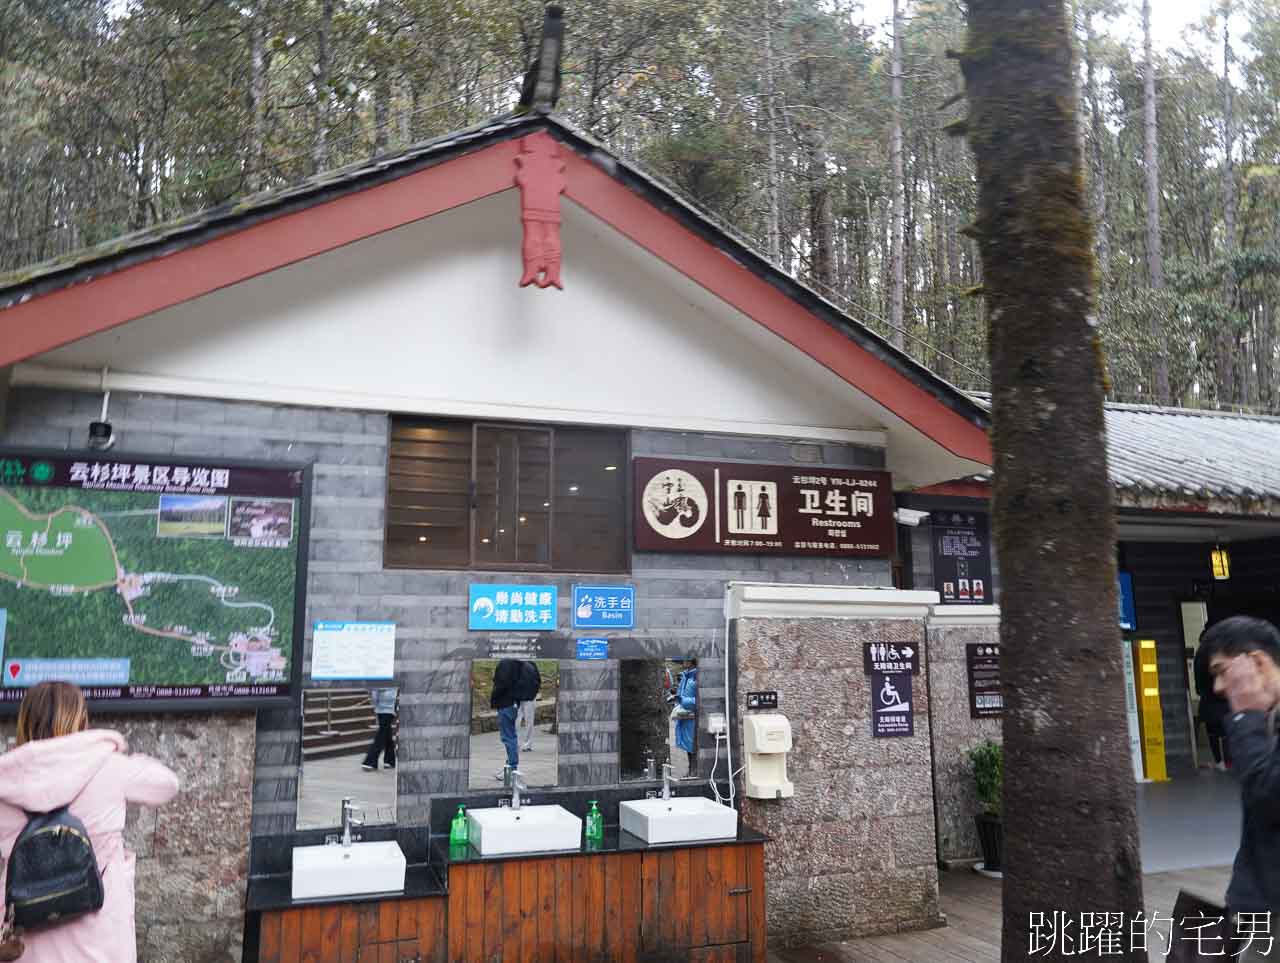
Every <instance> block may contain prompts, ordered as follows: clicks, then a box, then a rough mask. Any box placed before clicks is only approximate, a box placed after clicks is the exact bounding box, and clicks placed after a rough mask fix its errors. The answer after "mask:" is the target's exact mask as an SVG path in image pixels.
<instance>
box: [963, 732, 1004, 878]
mask: <svg viewBox="0 0 1280 963" xmlns="http://www.w3.org/2000/svg"><path fill="white" fill-rule="evenodd" d="M969 761H970V762H971V763H973V778H974V783H975V785H976V788H977V790H978V804H979V805H980V806H981V807H982V808H981V811H979V812H978V813H976V814H975V815H974V817H973V819H974V822H975V823H976V824H977V828H978V841H979V843H981V845H982V862H981V863H979V864H978V866H977V870H978V872H980V873H990V874H993V875H999V874H1000V871H1001V869H1000V861H1001V858H1002V857H1003V855H1004V826H1003V824H1002V823H1001V822H1000V797H1001V790H1002V788H1003V785H1004V750H1003V748H1002V747H1001V745H1000V743H998V742H992V741H991V740H990V739H986V740H984V741H982V742H981V743H979V744H978V745H976V746H974V747H973V748H972V749H970V750H969Z"/></svg>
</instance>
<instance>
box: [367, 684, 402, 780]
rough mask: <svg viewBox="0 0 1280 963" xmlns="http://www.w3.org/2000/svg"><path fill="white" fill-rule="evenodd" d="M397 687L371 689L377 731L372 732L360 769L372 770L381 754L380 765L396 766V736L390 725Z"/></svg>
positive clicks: (393, 717) (390, 767)
mask: <svg viewBox="0 0 1280 963" xmlns="http://www.w3.org/2000/svg"><path fill="white" fill-rule="evenodd" d="M398 694H399V690H397V689H372V690H370V692H369V697H370V698H371V699H372V700H373V712H374V715H376V716H377V717H378V731H377V732H376V733H375V734H374V737H373V745H371V746H370V747H369V751H368V753H366V754H365V757H364V763H363V764H362V765H361V767H360V768H361V769H363V770H364V771H365V772H373V771H374V770H376V769H377V768H378V757H379V756H382V767H383V768H384V769H394V768H395V767H396V738H395V733H394V732H393V731H392V728H391V727H392V725H393V724H394V723H395V721H396V697H397V695H398Z"/></svg>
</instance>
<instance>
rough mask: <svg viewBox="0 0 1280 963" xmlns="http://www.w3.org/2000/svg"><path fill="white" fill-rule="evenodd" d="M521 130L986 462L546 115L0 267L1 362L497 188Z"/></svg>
mask: <svg viewBox="0 0 1280 963" xmlns="http://www.w3.org/2000/svg"><path fill="white" fill-rule="evenodd" d="M526 136H542V137H553V138H555V139H556V140H557V141H558V142H559V143H560V144H561V145H562V146H564V147H567V148H568V149H567V150H562V151H561V154H562V157H563V159H564V161H565V164H566V170H565V177H566V184H567V186H566V189H565V195H566V196H567V197H569V198H570V199H571V200H573V201H575V202H576V203H577V204H579V205H581V206H582V207H583V208H585V209H587V210H588V211H590V212H591V213H592V214H593V215H595V216H596V217H598V218H600V219H601V220H602V221H604V222H606V223H607V224H609V225H611V226H612V227H613V228H614V229H616V230H618V231H619V232H620V233H622V234H623V235H625V236H626V237H628V238H630V239H631V240H632V241H634V242H635V243H636V244H638V245H640V246H641V247H643V248H644V249H646V250H648V251H649V252H650V253H652V254H653V255H655V256H656V257H658V258H659V259H661V260H662V261H664V262H666V263H667V264H669V265H670V266H671V267H673V268H674V269H675V270H677V271H679V272H681V273H683V274H684V275H686V276H687V277H689V278H690V279H691V280H693V281H695V282H696V283H698V284H699V285H701V286H702V287H704V288H705V289H707V290H708V291H710V292H712V293H713V294H715V295H716V296H718V297H719V298H721V299H722V300H724V301H725V302H726V303H728V304H730V305H732V306H733V307H735V308H736V309H737V310H739V311H741V312H742V313H744V314H746V315H747V316H748V317H751V318H752V319H754V320H755V321H757V322H758V323H759V324H761V325H762V326H763V327H765V328H767V329H768V330H769V331H772V332H773V333H774V334H776V335H778V336H779V337H781V338H782V339H783V340H785V341H787V342H788V343H790V344H791V345H793V346H794V347H796V348H797V349H799V350H800V351H803V352H804V353H805V354H807V355H809V356H810V357H811V358H813V359H814V360H816V361H818V362H819V363H820V364H822V365H823V366H825V367H826V368H828V369H829V370H831V371H832V372H833V373H835V374H836V375H838V376H839V377H841V378H842V379H844V380H845V381H846V382H848V383H849V384H850V385H852V386H854V387H855V388H857V389H858V390H859V391H861V392H863V393H864V394H866V395H867V396H869V397H870V398H872V399H874V400H875V401H876V402H877V403H879V404H881V405H883V406H884V407H885V408H887V409H888V410H890V411H891V412H893V413H894V414H895V415H897V416H898V417H899V418H901V419H903V420H904V421H906V422H907V423H909V424H911V425H912V426H913V427H915V428H916V429H917V430H918V431H920V432H921V433H922V434H924V435H925V436H927V437H928V438H930V439H931V440H933V441H934V442H935V443H937V444H938V445H940V446H941V447H943V448H945V449H946V450H948V451H950V452H952V453H953V454H955V455H957V456H959V457H962V458H966V459H970V460H972V461H975V462H979V463H982V464H988V465H989V464H991V463H992V456H991V446H990V442H989V440H988V438H987V427H988V415H987V412H986V411H985V409H983V408H982V406H980V405H979V404H977V403H975V402H974V401H973V399H971V398H969V397H968V396H967V395H965V394H963V393H962V392H960V391H959V390H958V389H956V388H955V387H953V386H952V385H950V384H948V383H947V382H945V381H943V380H942V379H941V378H938V377H937V376H936V375H934V374H933V373H932V372H931V371H929V370H928V369H926V368H925V367H924V366H922V365H920V364H919V363H918V362H916V361H915V360H914V359H912V358H911V357H909V356H908V355H906V354H905V353H904V352H902V351H900V350H898V349H896V348H894V347H893V346H892V345H890V344H889V343H888V342H887V341H885V340H884V339H883V338H881V337H879V336H878V335H876V334H875V333H874V332H872V331H871V330H869V329H868V328H866V327H865V326H863V325H861V324H859V323H858V322H856V321H854V320H853V319H852V318H850V317H849V316H848V315H846V314H844V313H843V312H841V311H840V310H839V309H837V308H836V307H835V306H834V305H832V304H831V303H830V302H828V301H826V300H825V299H824V298H822V297H820V296H819V295H818V294H816V293H815V292H814V291H812V290H811V289H810V288H808V287H806V286H804V285H803V284H800V283H799V282H797V281H796V280H795V279H794V278H791V277H790V276H788V275H787V274H785V273H783V272H782V271H780V270H778V269H777V268H776V267H774V266H773V265H772V264H770V263H769V262H767V261H766V260H765V259H764V258H762V257H761V256H760V255H759V254H758V253H757V252H755V251H754V250H752V249H751V247H750V246H749V245H747V244H746V243H744V242H743V241H742V240H740V239H739V238H737V237H735V236H733V235H731V234H730V233H729V232H727V231H726V230H725V229H724V228H722V227H720V226H719V225H716V224H715V223H713V222H712V221H711V220H710V219H709V218H707V217H706V216H705V215H703V214H701V213H700V212H699V211H697V210H696V209H694V208H693V207H692V206H690V205H689V204H688V203H687V202H685V201H684V200H682V199H681V198H679V197H677V196H676V195H674V194H673V193H671V192H670V191H669V190H668V189H666V188H665V187H663V186H662V185H660V184H658V183H657V182H655V181H653V180H652V179H651V178H648V177H646V176H645V175H644V174H642V173H641V172H639V171H638V170H636V169H635V168H632V167H630V166H629V165H627V164H625V163H623V162H621V161H620V160H618V159H617V158H616V157H614V156H613V155H611V154H609V153H608V152H607V151H606V150H605V149H604V148H603V147H601V146H600V145H599V144H596V143H594V142H593V141H591V140H589V139H587V138H586V137H584V136H583V135H582V134H580V133H579V132H577V131H575V130H573V129H572V128H570V127H569V126H567V125H566V124H564V123H563V122H561V121H559V120H557V119H556V118H554V117H541V116H537V117H524V118H504V119H500V120H497V121H494V122H492V123H490V124H486V125H483V126H481V127H478V128H474V129H473V130H470V131H465V132H462V133H460V134H455V135H451V136H449V137H446V138H442V139H440V140H437V141H433V142H430V143H427V144H423V145H419V146H417V147H415V148H411V149H410V150H407V151H405V152H403V153H402V154H398V155H396V156H394V157H389V158H381V159H378V160H376V161H374V162H371V163H370V164H367V165H361V166H358V167H353V168H347V169H344V170H343V171H338V172H331V173H327V174H324V175H318V176H317V177H315V178H311V179H310V180H308V181H306V182H304V183H302V184H300V185H297V186H294V187H290V188H287V189H284V190H281V191H277V192H272V193H268V194H264V195H258V196H255V197H251V198H247V199H245V200H243V201H241V202H238V203H237V204H234V205H227V206H225V207H223V208H219V209H215V210H212V211H207V212H203V213H201V214H199V215H196V216H194V217H192V218H187V219H184V220H182V221H179V222H175V223H174V224H171V225H163V226H160V227H158V228H155V229H151V230H149V231H144V232H141V233H139V234H137V235H131V236H129V237H126V238H121V239H118V240H116V241H114V242H112V243H111V244H108V245H102V246H99V247H98V248H93V249H89V250H88V251H85V252H81V253H79V254H77V255H74V256H72V257H71V258H69V259H62V260H58V261H53V262H49V263H47V264H44V265H37V266H35V267H32V268H27V269H25V270H24V271H23V272H20V273H19V274H15V275H10V276H8V277H7V278H4V277H0V367H2V366H5V365H10V364H14V363H16V362H19V361H24V360H27V359H30V358H33V357H36V356H37V355H40V354H43V353H45V352H47V351H51V350H53V349H55V348H57V347H60V346H62V345H64V344H68V343H70V342H73V341H77V340H79V339H81V338H85V337H88V336H90V335H93V334H97V333H99V332H101V331H106V330H109V329H110V328H113V327H115V326H117V325H120V324H125V323H127V322H129V321H132V320H135V319H137V318H140V317H143V316H144V315H147V314H151V313H153V312H155V311H159V310H161V309H163V308H166V307H170V306H172V305H175V304H179V303H181V302H183V301H187V300H191V299H193V298H196V297H199V296H201V295H204V294H207V293H209V292H211V291H216V290H218V289H220V288H223V287H227V286H229V285H233V284H236V283H238V282H240V281H244V280H247V279H249V278H252V277H256V276H258V275H261V274H264V273H266V272H268V271H272V270H275V269H277V268H280V267H284V266H285V265H288V264H291V263H295V262H297V261H300V260H303V259H305V258H308V257H312V256H315V255H317V254H321V253H323V252H325V251H330V250H333V249H335V248H338V247H341V246H343V245H345V244H350V243H352V242H354V241H358V240H361V239H363V238H367V237H371V236H373V235H375V234H379V233H381V232H383V231H388V230H391V229H393V228H396V227H400V226H402V225H404V224H408V223H410V222H413V221H416V220H419V219H422V218H426V217H430V216H432V215H433V214H437V213H440V212H442V211H445V210H449V209H450V208H454V207H457V206H460V205H462V204H466V203H468V202H470V201H474V200H478V199H480V198H482V197H487V196H489V195H491V194H495V193H498V192H500V191H504V190H508V189H510V188H512V186H513V176H514V173H515V163H514V161H515V156H516V153H517V151H518V149H519V148H518V141H519V139H520V138H522V137H526ZM516 228H517V225H513V230H515V229H516ZM512 283H515V279H513V281H512Z"/></svg>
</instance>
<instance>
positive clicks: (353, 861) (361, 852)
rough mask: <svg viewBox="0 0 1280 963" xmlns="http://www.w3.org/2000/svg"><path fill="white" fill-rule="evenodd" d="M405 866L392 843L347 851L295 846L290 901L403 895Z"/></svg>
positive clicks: (361, 845) (354, 845) (397, 846)
mask: <svg viewBox="0 0 1280 963" xmlns="http://www.w3.org/2000/svg"><path fill="white" fill-rule="evenodd" d="M406 866H407V861H406V860H405V858H404V852H403V851H402V850H401V849H400V844H399V843H397V842H395V841H394V840H391V841H388V842H384V843H352V844H351V845H350V846H348V847H343V846H298V847H296V848H295V849H294V851H293V898H294V899H323V898H324V897H329V896H360V895H366V894H369V893H399V892H403V891H404V876H405V869H406Z"/></svg>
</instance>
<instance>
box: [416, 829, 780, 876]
mask: <svg viewBox="0 0 1280 963" xmlns="http://www.w3.org/2000/svg"><path fill="white" fill-rule="evenodd" d="M768 841H769V837H768V836H766V835H764V833H761V832H758V831H756V830H754V829H752V828H751V827H750V826H748V825H747V824H746V823H743V822H742V821H741V820H739V822H738V835H737V836H730V837H727V838H725V839H702V840H694V841H689V842H679V843H652V844H651V843H646V842H645V841H644V840H643V839H641V838H640V837H639V836H633V835H631V833H628V832H624V831H623V830H622V829H621V828H620V827H618V826H605V827H604V838H603V839H602V840H601V841H600V842H599V843H592V844H591V845H588V844H587V842H586V840H583V842H582V845H581V846H580V848H578V849H569V850H564V849H561V850H555V851H552V852H535V853H510V854H503V855H501V856H481V855H480V853H479V851H477V850H476V848H475V847H474V846H471V845H468V846H466V848H465V849H464V848H463V847H461V846H450V845H449V840H448V838H447V837H435V838H433V839H432V841H431V860H432V862H433V863H438V864H439V865H442V866H448V865H450V864H464V863H496V862H503V861H505V860H509V859H538V858H541V857H547V856H594V855H598V854H600V853H648V852H655V851H658V850H666V849H700V848H702V847H705V846H737V845H740V844H742V843H766V842H768Z"/></svg>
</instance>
